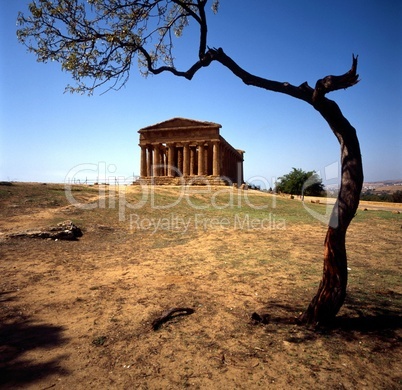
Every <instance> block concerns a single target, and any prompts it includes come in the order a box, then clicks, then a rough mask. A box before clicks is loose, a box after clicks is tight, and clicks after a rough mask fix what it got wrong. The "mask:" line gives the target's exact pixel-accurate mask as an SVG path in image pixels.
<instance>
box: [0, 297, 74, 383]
mask: <svg viewBox="0 0 402 390" xmlns="http://www.w3.org/2000/svg"><path fill="white" fill-rule="evenodd" d="M5 294H7V293H1V294H0V298H1V299H0V304H3V303H4V302H6V301H11V300H14V299H13V298H12V297H7V298H6V299H3V296H4V295H5ZM0 308H1V307H0ZM63 331H64V328H63V327H61V326H54V325H50V324H41V323H35V322H34V321H31V320H30V319H28V318H26V317H23V316H22V315H20V314H19V313H18V312H17V311H15V310H13V312H11V313H10V312H6V311H5V310H0V387H1V388H2V389H3V388H10V389H11V388H15V387H20V386H24V385H28V384H32V383H35V382H36V381H38V380H40V379H43V378H46V377H47V376H49V375H54V374H58V375H66V374H68V372H67V371H66V370H65V369H63V368H62V359H63V356H58V357H57V358H54V359H50V360H49V359H46V351H48V350H50V349H52V348H54V347H57V346H59V345H62V344H65V343H66V342H67V341H68V339H67V338H65V337H63V335H62V333H63ZM33 350H42V351H43V355H44V356H45V357H44V358H42V359H41V360H42V361H41V362H36V361H34V360H32V359H30V358H27V357H25V356H24V355H25V354H26V353H29V352H30V351H33Z"/></svg>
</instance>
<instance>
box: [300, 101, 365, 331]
mask: <svg viewBox="0 0 402 390" xmlns="http://www.w3.org/2000/svg"><path fill="white" fill-rule="evenodd" d="M314 106H315V108H316V109H317V110H318V111H319V112H320V113H321V115H322V116H323V117H324V118H325V119H326V120H327V122H328V124H329V125H330V127H331V129H332V131H333V132H334V134H335V136H336V137H337V139H338V141H339V143H340V146H341V174H342V176H341V186H340V189H339V194H338V198H337V201H336V203H335V205H334V208H333V210H332V213H331V217H330V221H329V226H328V231H327V235H326V238H325V243H324V247H325V249H324V269H323V276H322V281H321V283H320V285H319V287H318V291H317V294H316V295H315V296H314V298H313V299H312V301H311V303H310V305H309V306H308V308H307V310H306V312H305V313H303V314H302V315H301V316H300V318H299V322H300V323H302V324H307V325H311V326H318V325H325V324H330V323H331V322H332V321H333V320H334V318H335V316H336V315H337V313H338V311H339V309H340V308H341V306H342V305H343V303H344V301H345V297H346V286H347V280H348V271H347V256H346V245H345V241H346V231H347V228H348V226H349V224H350V222H351V221H352V219H353V217H354V216H355V213H356V211H357V207H358V205H359V199H360V192H361V189H362V185H363V167H362V159H361V153H360V146H359V141H358V138H357V135H356V130H355V129H354V128H353V127H352V126H351V125H350V123H349V122H348V121H347V120H346V119H345V118H344V117H343V115H342V113H341V111H340V109H339V107H338V106H337V105H336V104H335V103H334V102H332V101H330V100H328V99H326V98H324V97H323V98H320V99H319V101H318V102H315V103H314Z"/></svg>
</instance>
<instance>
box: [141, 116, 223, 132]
mask: <svg viewBox="0 0 402 390" xmlns="http://www.w3.org/2000/svg"><path fill="white" fill-rule="evenodd" d="M221 127H222V126H221V125H220V124H219V123H213V122H207V121H198V120H195V119H186V118H172V119H168V120H167V121H163V122H160V123H156V124H154V125H151V126H147V127H144V128H142V129H140V130H139V131H138V132H139V133H141V132H143V131H152V130H171V129H178V128H179V129H181V130H183V129H188V130H192V129H200V128H218V129H220V128H221Z"/></svg>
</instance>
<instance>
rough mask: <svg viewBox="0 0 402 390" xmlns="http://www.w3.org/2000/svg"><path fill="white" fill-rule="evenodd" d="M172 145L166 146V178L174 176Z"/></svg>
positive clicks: (173, 147)
mask: <svg viewBox="0 0 402 390" xmlns="http://www.w3.org/2000/svg"><path fill="white" fill-rule="evenodd" d="M174 149H175V146H174V144H169V145H168V176H170V177H173V176H174V175H175V171H174V169H173V167H174Z"/></svg>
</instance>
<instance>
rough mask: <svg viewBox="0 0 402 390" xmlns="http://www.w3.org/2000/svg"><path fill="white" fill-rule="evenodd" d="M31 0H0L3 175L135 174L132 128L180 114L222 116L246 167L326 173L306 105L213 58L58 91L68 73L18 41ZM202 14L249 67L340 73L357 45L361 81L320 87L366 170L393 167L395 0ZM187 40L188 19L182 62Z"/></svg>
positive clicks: (323, 150)
mask: <svg viewBox="0 0 402 390" xmlns="http://www.w3.org/2000/svg"><path fill="white" fill-rule="evenodd" d="M28 3H29V0H13V1H1V2H0V15H1V16H0V17H1V20H0V29H1V34H0V35H1V39H0V54H1V56H0V83H1V88H0V180H16V181H38V182H63V181H64V180H65V178H66V176H68V175H69V172H73V171H74V170H79V167H95V166H99V167H101V168H100V169H103V167H106V170H109V171H111V173H110V172H106V173H107V175H109V173H110V175H111V174H113V175H116V176H120V177H125V178H128V177H130V176H132V175H133V174H134V175H138V173H139V156H140V150H139V147H138V133H137V131H138V130H139V129H140V128H142V127H145V126H148V125H151V124H154V123H157V122H161V121H164V120H167V119H170V118H173V117H178V116H179V117H185V118H191V119H198V120H206V121H211V122H217V123H220V124H221V125H222V129H221V134H222V135H223V137H224V138H225V139H226V140H227V141H229V142H230V143H231V144H232V145H233V146H234V147H236V148H239V149H243V150H245V151H246V154H245V162H244V170H245V179H250V180H256V179H253V178H255V177H262V178H265V180H266V181H267V182H268V183H272V182H273V181H274V178H277V177H278V176H281V175H283V174H286V173H288V172H289V171H290V170H291V169H292V167H296V168H302V169H303V170H315V171H319V172H321V174H324V172H325V168H326V167H329V166H332V167H333V166H334V165H333V164H336V162H338V161H339V145H338V143H337V140H336V138H335V137H334V135H333V134H332V132H331V130H330V129H329V127H328V125H327V124H326V122H325V121H324V120H323V119H322V118H321V117H320V115H319V114H318V113H317V112H316V111H315V110H314V109H313V108H312V107H310V106H309V105H307V104H306V103H304V102H302V101H298V100H296V99H294V98H291V97H288V96H285V95H281V94H277V93H273V92H269V91H265V90H261V89H258V88H254V87H248V86H245V85H243V84H242V82H241V81H240V80H239V79H237V78H236V77H235V76H233V75H232V74H231V73H230V72H229V71H228V70H227V69H225V68H223V67H222V66H221V65H219V64H212V65H211V66H210V67H209V68H205V69H202V70H201V71H200V72H199V73H197V74H196V76H195V77H194V79H193V80H192V81H187V80H184V79H180V78H176V77H174V76H173V75H170V74H162V75H159V76H153V77H152V76H150V77H148V78H147V79H145V78H143V77H142V76H141V75H140V74H139V72H138V71H137V69H136V68H133V69H132V73H131V76H130V80H129V82H128V84H127V85H126V87H125V88H123V89H121V90H120V91H118V92H114V91H110V92H108V93H106V94H101V93H102V92H104V89H103V90H102V89H101V90H99V91H95V94H94V96H92V97H88V96H82V95H71V94H69V93H66V94H65V93H64V88H65V86H66V85H67V84H68V83H72V80H71V78H70V76H69V74H68V73H65V72H62V71H61V67H60V65H59V64H57V63H49V64H41V63H37V62H36V59H35V57H34V55H33V54H30V53H27V50H26V48H25V47H24V46H22V45H21V44H19V43H18V41H17V38H16V29H17V26H16V18H17V14H18V11H23V12H24V11H26V9H27V4H28ZM209 22H210V23H209V40H208V45H209V46H211V47H222V48H223V49H224V50H225V52H226V53H227V54H228V55H229V56H231V57H232V58H233V59H234V60H235V61H236V62H237V63H238V64H239V65H240V66H242V67H243V68H245V69H246V70H247V71H249V72H251V73H254V74H256V75H259V76H261V77H266V78H269V79H272V80H277V81H288V82H290V83H292V84H295V85H299V84H301V83H303V82H304V81H307V82H308V83H309V84H310V85H311V86H314V84H315V82H316V80H317V79H319V78H322V77H324V76H326V75H328V74H341V73H344V72H345V71H347V70H348V69H349V68H350V66H351V61H352V53H355V54H358V55H359V66H358V73H359V74H360V78H361V81H360V83H359V84H357V85H356V86H354V87H352V88H349V89H347V90H341V91H337V92H334V93H331V94H330V95H328V97H329V98H330V99H333V100H335V101H336V102H337V103H338V104H339V106H340V108H341V110H342V111H343V113H344V115H345V116H346V117H347V118H348V120H349V121H350V122H351V123H352V125H353V126H354V127H355V128H356V130H357V132H358V136H359V139H360V143H361V149H362V155H363V163H364V170H365V180H366V181H378V180H386V179H401V178H402V156H401V154H402V135H401V133H402V132H401V130H402V121H401V118H402V2H401V1H399V0H354V1H350V0H340V1H336V2H335V1H327V0H306V1H299V0H273V1H269V0H248V1H240V0H230V1H229V0H221V7H220V10H219V13H218V14H217V15H213V14H212V13H211V15H209ZM192 42H194V43H196V42H197V41H196V35H195V34H194V31H193V28H192V27H191V26H190V28H189V30H188V31H184V36H183V37H182V38H180V39H178V41H177V53H176V58H177V64H178V65H182V66H183V68H186V67H188V66H189V65H191V64H192V63H193V62H194V61H195V59H196V55H197V47H196V45H193V44H192ZM88 164H92V165H88ZM77 167H78V168H77ZM70 174H71V173H70ZM86 174H87V175H89V176H91V175H96V172H95V171H90V172H86ZM323 178H324V181H325V175H323ZM89 179H90V178H89Z"/></svg>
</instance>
